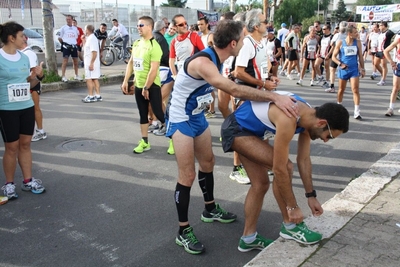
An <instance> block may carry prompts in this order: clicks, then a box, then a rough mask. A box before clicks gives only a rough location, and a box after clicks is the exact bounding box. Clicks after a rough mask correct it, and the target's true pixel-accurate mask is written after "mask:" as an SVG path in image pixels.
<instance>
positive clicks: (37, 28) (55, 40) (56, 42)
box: [26, 27, 61, 52]
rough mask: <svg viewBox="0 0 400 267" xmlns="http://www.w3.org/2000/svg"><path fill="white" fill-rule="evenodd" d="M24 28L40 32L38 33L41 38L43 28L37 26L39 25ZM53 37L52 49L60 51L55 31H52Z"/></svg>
mask: <svg viewBox="0 0 400 267" xmlns="http://www.w3.org/2000/svg"><path fill="white" fill-rule="evenodd" d="M26 29H28V30H32V31H35V32H37V33H38V34H40V35H41V36H42V38H43V29H42V28H39V27H31V28H26ZM53 39H54V49H55V50H56V51H60V50H61V43H60V42H59V41H58V38H57V36H56V34H55V31H54V35H53ZM28 40H29V39H28ZM43 47H44V45H43ZM42 52H43V51H42Z"/></svg>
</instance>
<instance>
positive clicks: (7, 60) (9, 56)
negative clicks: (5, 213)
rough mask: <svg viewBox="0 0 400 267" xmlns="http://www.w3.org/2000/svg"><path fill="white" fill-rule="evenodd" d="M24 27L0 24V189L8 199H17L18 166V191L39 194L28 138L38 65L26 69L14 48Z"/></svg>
mask: <svg viewBox="0 0 400 267" xmlns="http://www.w3.org/2000/svg"><path fill="white" fill-rule="evenodd" d="M23 30H24V27H23V26H21V25H19V24H17V23H15V22H7V23H4V24H2V25H0V40H1V42H2V43H3V48H1V49H0V124H1V127H0V131H1V135H2V137H3V141H4V146H5V151H4V155H3V169H4V174H5V177H6V183H5V185H4V186H3V187H2V190H3V192H4V195H5V196H6V197H8V198H9V199H15V198H17V197H18V194H17V193H16V189H15V184H14V175H15V169H16V165H17V159H18V164H19V166H20V167H21V170H22V174H23V178H24V180H23V182H22V184H21V188H22V190H23V191H31V192H32V193H35V194H40V193H43V191H44V190H45V188H44V187H43V186H42V182H41V181H40V180H38V179H35V178H33V177H32V152H31V139H32V135H33V131H34V126H35V110H34V103H33V100H32V97H31V93H30V89H31V88H33V87H35V86H36V85H37V84H38V82H39V80H41V79H42V78H43V70H42V68H41V66H37V67H36V68H35V69H34V70H33V71H31V70H30V63H29V59H28V57H27V56H26V55H25V54H24V53H22V52H20V51H19V50H18V48H20V47H22V45H23V43H24V42H26V37H25V35H24V33H23Z"/></svg>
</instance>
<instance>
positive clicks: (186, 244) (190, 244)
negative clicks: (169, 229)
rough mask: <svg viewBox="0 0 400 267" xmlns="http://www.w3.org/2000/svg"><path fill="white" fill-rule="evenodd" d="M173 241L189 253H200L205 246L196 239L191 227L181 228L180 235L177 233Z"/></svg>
mask: <svg viewBox="0 0 400 267" xmlns="http://www.w3.org/2000/svg"><path fill="white" fill-rule="evenodd" d="M175 243H176V244H177V245H179V246H181V247H183V248H184V249H185V251H186V252H187V253H190V254H200V253H202V252H204V251H205V247H204V246H203V244H202V243H200V242H199V240H197V238H196V236H195V235H194V233H193V227H191V226H190V227H188V228H186V229H185V230H183V233H182V235H180V234H179V233H178V235H177V237H176V238H175Z"/></svg>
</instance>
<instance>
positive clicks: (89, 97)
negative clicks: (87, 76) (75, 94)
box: [82, 95, 97, 103]
mask: <svg viewBox="0 0 400 267" xmlns="http://www.w3.org/2000/svg"><path fill="white" fill-rule="evenodd" d="M96 101H97V100H96V98H95V97H94V96H90V95H87V96H86V97H85V98H84V99H82V102H83V103H93V102H96Z"/></svg>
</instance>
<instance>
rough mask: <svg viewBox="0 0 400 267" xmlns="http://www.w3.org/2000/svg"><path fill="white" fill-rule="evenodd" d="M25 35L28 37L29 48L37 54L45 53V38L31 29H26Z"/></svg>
mask: <svg viewBox="0 0 400 267" xmlns="http://www.w3.org/2000/svg"><path fill="white" fill-rule="evenodd" d="M24 34H25V36H26V37H27V43H28V46H29V47H30V48H31V49H32V50H33V51H35V52H43V51H44V49H45V48H44V39H43V36H42V35H40V34H39V33H37V32H36V31H33V30H30V29H24Z"/></svg>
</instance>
